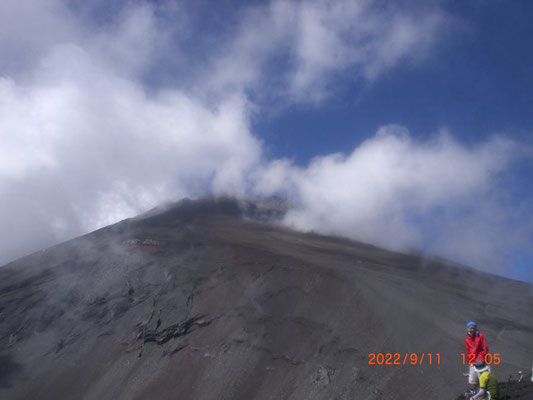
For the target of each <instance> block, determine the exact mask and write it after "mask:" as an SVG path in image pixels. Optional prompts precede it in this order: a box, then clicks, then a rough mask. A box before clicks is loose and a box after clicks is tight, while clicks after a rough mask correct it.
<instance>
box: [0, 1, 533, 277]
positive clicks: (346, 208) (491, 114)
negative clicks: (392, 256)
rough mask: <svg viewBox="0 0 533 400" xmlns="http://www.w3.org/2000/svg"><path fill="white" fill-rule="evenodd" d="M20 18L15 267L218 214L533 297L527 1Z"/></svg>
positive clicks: (9, 35) (22, 6) (107, 9)
mask: <svg viewBox="0 0 533 400" xmlns="http://www.w3.org/2000/svg"><path fill="white" fill-rule="evenodd" d="M112 4H113V5H112V6H110V5H109V2H107V1H93V2H89V3H88V2H82V1H76V0H71V1H67V0H50V1H49V2H37V1H30V0H22V1H21V0H17V1H14V0H13V1H12V0H7V1H5V2H3V3H2V5H0V23H1V25H2V26H3V30H4V33H5V34H4V35H2V38H0V144H1V146H0V192H1V193H2V196H1V197H0V210H3V211H0V212H1V213H2V215H1V218H2V220H3V221H4V223H3V225H2V227H0V237H1V239H2V241H1V245H0V246H1V247H0V262H8V261H9V260H11V259H14V258H16V257H19V256H22V255H24V254H26V253H28V252H31V251H35V250H37V249H40V248H43V247H46V246H49V245H51V244H53V243H57V242H59V241H62V240H65V239H68V238H71V237H74V236H76V235H79V234H82V233H84V232H88V231H91V230H93V229H96V228H99V227H102V226H105V225H107V224H110V223H113V222H116V221H118V220H120V219H123V218H127V217H130V216H133V215H136V214H138V213H140V212H142V211H144V210H146V209H149V208H151V207H153V206H155V205H157V204H161V203H163V202H166V201H172V200H177V199H180V198H182V197H200V196H203V195H206V194H217V195H220V194H229V195H233V196H237V197H242V196H249V195H262V196H268V195H283V196H287V197H288V198H289V199H290V200H291V201H292V202H293V204H295V209H294V210H292V211H291V212H290V213H289V214H288V216H287V217H286V219H285V220H284V221H283V223H284V224H286V225H288V226H291V227H293V228H296V229H302V230H314V231H318V232H322V233H331V234H338V235H344V236H347V237H351V238H354V239H357V240H363V241H367V242H370V243H374V244H378V245H381V246H384V247H386V248H389V249H393V250H399V251H418V250H423V251H427V252H429V253H431V254H437V255H440V256H444V257H446V258H449V259H452V260H454V261H458V262H462V263H465V264H469V265H472V266H475V267H477V268H480V269H483V270H486V271H489V272H493V273H496V274H500V275H504V276H508V277H513V278H517V279H522V280H527V281H533V274H532V273H531V264H532V262H533V251H532V249H531V243H532V241H533V212H532V208H531V206H530V204H531V200H532V197H533V188H532V185H531V183H530V181H531V176H532V174H533V162H532V159H533V140H532V139H531V138H532V129H533V112H531V110H532V109H533V79H532V78H531V71H533V52H532V51H531V43H530V42H531V38H533V27H532V25H531V23H530V21H531V17H533V5H531V4H530V2H527V1H516V2H504V1H490V2H489V1H469V2H457V1H430V2H427V1H412V2H402V3H401V4H400V2H392V1H390V2H387V1H381V2H375V1H367V0H360V1H344V0H339V1H334V2H328V4H327V5H326V4H325V2H320V1H306V2H299V1H288V0H287V1H282V0H272V1H254V2H238V1H220V2H208V1H201V2H194V4H193V3H191V2H183V1H174V0H161V1H143V0H136V1H118V2H113V3H112Z"/></svg>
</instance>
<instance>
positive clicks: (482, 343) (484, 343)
mask: <svg viewBox="0 0 533 400" xmlns="http://www.w3.org/2000/svg"><path fill="white" fill-rule="evenodd" d="M479 339H480V340H479V347H480V348H481V349H480V350H481V351H480V352H479V358H482V359H483V360H485V356H486V355H487V353H488V352H489V348H488V347H487V341H486V340H485V336H483V335H482V336H481V337H480V338H479Z"/></svg>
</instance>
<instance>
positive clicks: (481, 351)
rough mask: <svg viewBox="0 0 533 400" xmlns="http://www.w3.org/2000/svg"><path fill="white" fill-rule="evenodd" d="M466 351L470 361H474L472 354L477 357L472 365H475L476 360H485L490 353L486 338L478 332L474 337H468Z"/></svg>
mask: <svg viewBox="0 0 533 400" xmlns="http://www.w3.org/2000/svg"><path fill="white" fill-rule="evenodd" d="M465 351H466V356H467V357H468V360H469V361H470V360H472V358H471V356H470V354H475V357H474V359H473V361H472V362H471V363H470V364H473V363H475V362H476V360H479V359H482V360H485V356H486V355H487V353H488V352H489V348H488V347H487V342H486V341H485V336H483V334H482V333H479V331H476V333H475V334H474V336H470V335H467V336H466V339H465Z"/></svg>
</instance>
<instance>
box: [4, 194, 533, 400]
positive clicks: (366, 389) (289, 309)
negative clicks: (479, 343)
mask: <svg viewBox="0 0 533 400" xmlns="http://www.w3.org/2000/svg"><path fill="white" fill-rule="evenodd" d="M286 207H287V206H286V204H285V203H284V202H283V201H281V200H269V201H267V202H259V201H257V200H254V201H249V202H247V203H245V204H244V205H243V203H240V202H238V201H236V200H231V199H204V200H197V201H191V200H186V201H182V202H180V203H177V204H174V205H172V206H169V207H167V208H165V209H155V210H152V211H151V212H149V213H146V214H144V215H141V216H139V217H136V218H133V219H129V220H125V221H122V222H119V223H117V224H115V225H112V226H109V227H106V228H103V229H100V230H98V231H95V232H92V233H90V234H88V235H85V236H83V237H79V238H77V239H74V240H71V241H68V242H65V243H63V244H60V245H57V246H55V247H52V248H49V249H47V250H43V251H41V252H38V253H35V254H32V255H29V256H27V257H24V258H21V259H19V260H17V261H15V262H13V263H10V264H8V265H6V266H4V267H3V268H1V269H0V318H1V323H0V397H1V398H6V399H8V398H9V399H40V400H47V399H54V400H56V399H98V400H101V399H127V400H131V399H194V400H223V399H228V400H229V399H239V400H249V399H276V400H277V399H295V400H297V399H301V400H313V399H324V400H330V399H338V400H341V399H427V398H431V399H443V400H444V399H454V398H456V397H457V394H458V393H461V392H462V391H463V390H464V389H465V388H466V387H467V383H466V380H465V378H464V377H463V375H462V373H463V372H464V371H465V369H466V366H465V365H464V364H463V361H464V360H463V358H462V355H461V353H464V346H463V342H464V337H465V328H464V323H465V322H466V321H468V320H472V319H473V320H475V321H477V323H478V326H479V329H480V330H481V331H482V332H483V334H484V335H485V336H486V338H487V342H488V345H489V351H490V353H491V354H492V355H494V357H496V355H498V356H497V357H498V358H499V360H500V361H499V363H498V365H493V372H494V373H495V374H496V376H497V377H498V378H499V379H500V380H503V381H506V380H507V377H508V376H509V375H511V374H516V372H517V371H518V370H523V371H528V370H529V368H531V362H532V361H533V346H532V345H531V344H532V343H533V320H532V319H531V310H532V309H533V285H531V284H527V283H524V282H518V281H513V280H509V279H505V278H501V277H496V276H493V275H490V274H486V273H482V272H479V271H476V270H474V269H471V268H467V267H463V266H460V265H456V264H453V263H451V262H447V261H445V260H440V259H439V260H437V259H431V258H424V257H420V256H415V255H405V254H399V253H394V252H390V251H386V250H383V249H380V248H378V247H374V246H371V245H368V244H363V243H358V242H355V241H350V240H347V239H341V238H335V237H327V236H321V235H317V234H311V233H307V234H304V233H300V232H296V231H292V230H289V229H286V228H281V227H279V226H276V225H275V224H272V223H268V222H266V223H265V221H268V220H272V219H273V218H274V219H275V218H280V217H281V216H282V215H283V213H284V212H285V211H286ZM388 354H390V356H388ZM493 361H495V360H493ZM495 364H496V363H495Z"/></svg>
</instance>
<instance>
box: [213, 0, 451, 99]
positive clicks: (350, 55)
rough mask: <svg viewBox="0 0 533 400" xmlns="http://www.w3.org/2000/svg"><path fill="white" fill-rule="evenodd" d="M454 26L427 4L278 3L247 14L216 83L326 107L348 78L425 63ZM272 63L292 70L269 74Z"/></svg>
mask: <svg viewBox="0 0 533 400" xmlns="http://www.w3.org/2000/svg"><path fill="white" fill-rule="evenodd" d="M454 24H455V21H454V20H453V19H452V18H451V16H449V15H447V14H446V13H444V12H443V11H442V10H440V9H433V8H426V7H421V8H417V7H413V8H405V7H396V6H395V5H394V3H390V4H385V5H383V6H381V5H377V4H376V3H375V2H372V1H367V0H361V1H351V0H341V1H336V2H324V1H305V2H296V1H284V0H275V1H272V2H271V3H268V4H267V5H265V6H262V7H258V8H255V9H253V10H252V11H251V12H248V13H247V14H245V16H244V18H243V21H242V23H241V25H240V27H239V34H238V36H237V39H236V40H235V41H233V42H230V43H229V45H228V46H226V47H223V50H224V53H225V55H224V56H223V57H222V58H220V59H217V60H216V61H217V63H216V68H215V74H214V76H213V78H212V79H211V80H210V81H209V86H210V87H211V88H212V87H215V88H219V89H220V88H234V89H235V88H246V89H255V91H256V92H258V93H259V96H261V93H263V92H266V93H267V94H268V95H272V93H273V92H274V95H279V94H280V93H282V94H283V95H284V96H285V98H286V99H287V100H289V101H294V102H319V101H321V100H324V99H325V98H327V96H328V95H330V94H331V93H330V86H331V85H335V83H337V82H338V81H339V80H340V78H344V79H350V80H364V81H373V80H374V79H376V78H378V77H379V76H380V75H382V74H384V73H386V72H388V71H390V70H391V69H392V68H394V67H395V66H397V65H398V64H399V63H400V62H401V61H404V60H406V59H407V60H411V61H416V60H419V59H421V58H423V57H424V56H425V55H426V54H427V52H428V50H429V49H430V48H431V47H432V46H433V45H434V44H435V43H436V42H438V40H439V39H440V37H441V36H442V35H443V34H444V33H445V32H446V31H447V29H450V27H451V26H452V25H454ZM272 63H274V64H276V65H277V64H284V67H285V69H284V70H282V71H281V74H280V73H279V71H276V72H277V73H276V74H273V75H266V74H265V73H264V72H265V71H269V68H271V64H272Z"/></svg>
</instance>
